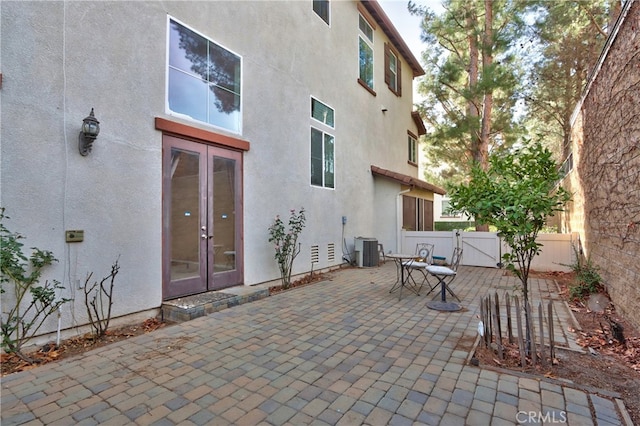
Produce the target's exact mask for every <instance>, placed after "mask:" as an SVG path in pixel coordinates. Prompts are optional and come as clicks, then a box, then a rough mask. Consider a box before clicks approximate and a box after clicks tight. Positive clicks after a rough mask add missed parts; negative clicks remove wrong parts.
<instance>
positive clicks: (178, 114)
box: [165, 15, 244, 134]
mask: <svg viewBox="0 0 640 426" xmlns="http://www.w3.org/2000/svg"><path fill="white" fill-rule="evenodd" d="M172 21H173V22H175V23H176V24H178V25H181V26H183V27H184V28H186V29H188V30H189V31H193V32H194V33H195V34H197V35H199V36H200V37H202V38H204V39H205V40H207V42H208V43H213V44H215V45H216V46H218V47H220V48H222V49H224V50H226V51H227V52H229V53H230V54H232V55H234V56H236V57H237V58H238V59H239V61H240V72H239V74H240V76H239V79H240V82H239V97H240V106H239V111H238V119H237V126H235V127H234V128H228V127H224V126H220V125H217V124H215V123H211V122H209V121H203V120H199V119H197V118H194V117H191V116H190V115H188V114H183V113H181V112H179V111H173V110H172V109H171V107H170V100H169V91H170V70H171V69H174V70H176V71H179V72H184V71H183V70H180V69H179V68H175V67H172V66H171V65H170V54H171V52H170V49H171V22H172ZM166 28H167V39H166V63H165V72H166V75H165V112H166V114H167V115H170V116H174V117H179V118H182V119H185V120H188V121H192V122H195V123H200V124H203V125H206V126H211V127H214V128H217V129H222V130H225V131H227V132H231V133H235V134H242V124H243V111H244V96H243V93H244V88H243V85H244V80H243V78H242V77H243V75H244V70H243V67H244V60H243V57H242V55H239V54H238V53H236V52H234V51H233V50H231V49H229V48H227V47H226V46H224V45H222V44H220V43H218V42H216V41H214V40H213V39H212V38H210V37H207V36H206V35H204V34H202V33H201V32H199V31H197V30H195V29H194V28H192V27H190V26H189V25H186V24H185V23H184V22H182V21H180V20H179V19H176V18H174V17H172V16H170V15H167V24H166ZM225 90H226V89H225ZM207 96H210V95H209V93H207ZM207 115H208V114H207Z"/></svg>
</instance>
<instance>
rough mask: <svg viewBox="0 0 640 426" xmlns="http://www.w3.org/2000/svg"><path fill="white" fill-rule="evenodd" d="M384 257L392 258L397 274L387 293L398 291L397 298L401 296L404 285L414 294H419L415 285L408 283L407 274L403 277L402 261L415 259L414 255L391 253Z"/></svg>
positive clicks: (403, 266) (403, 267)
mask: <svg viewBox="0 0 640 426" xmlns="http://www.w3.org/2000/svg"><path fill="white" fill-rule="evenodd" d="M385 257H387V258H389V259H393V261H394V262H395V263H396V268H398V274H397V277H398V278H396V282H395V283H394V284H393V287H392V288H391V290H389V293H393V292H394V291H398V300H400V299H401V298H402V289H403V288H404V287H407V288H408V289H409V290H411V291H413V292H414V293H415V294H419V293H418V290H417V289H416V288H415V286H413V285H411V284H410V283H408V278H409V275H408V274H407V276H406V277H405V273H404V269H405V265H404V261H405V260H409V259H415V258H416V255H415V254H402V253H391V254H387V255H385Z"/></svg>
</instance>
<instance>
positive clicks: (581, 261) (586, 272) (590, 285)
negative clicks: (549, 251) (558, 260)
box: [565, 246, 604, 299]
mask: <svg viewBox="0 0 640 426" xmlns="http://www.w3.org/2000/svg"><path fill="white" fill-rule="evenodd" d="M573 250H574V253H575V255H576V261H575V263H573V264H571V265H565V266H569V267H570V268H571V270H573V272H574V273H575V274H576V278H575V283H574V285H572V286H571V287H570V288H569V296H571V298H573V299H582V298H584V297H586V296H589V295H590V294H594V293H598V292H600V291H602V290H604V289H603V286H602V277H601V276H600V273H599V272H598V270H599V268H598V267H597V266H596V265H594V264H593V262H592V261H591V258H590V257H589V258H585V257H584V256H583V255H581V254H580V253H578V250H577V249H576V248H575V246H574V249H573Z"/></svg>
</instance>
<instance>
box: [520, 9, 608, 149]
mask: <svg viewBox="0 0 640 426" xmlns="http://www.w3.org/2000/svg"><path fill="white" fill-rule="evenodd" d="M526 5H527V12H528V14H529V16H531V17H534V21H533V23H532V25H531V27H530V28H529V29H530V31H531V33H530V40H531V41H532V42H533V43H534V44H535V45H536V46H535V50H538V52H539V54H538V55H533V60H532V61H531V64H530V66H529V75H528V79H527V80H528V81H529V82H530V84H529V85H528V90H527V93H526V94H525V96H526V106H527V128H528V129H529V131H530V132H531V133H538V134H542V135H544V139H545V141H546V143H547V145H548V147H549V148H550V149H552V150H553V151H554V152H555V154H556V156H557V157H558V158H559V159H561V158H564V157H566V156H567V154H568V151H569V149H570V138H571V122H570V121H571V115H572V114H573V110H574V109H575V107H576V104H577V103H578V101H579V100H580V96H581V94H582V90H583V88H584V85H585V83H586V81H587V78H588V75H589V73H590V72H591V71H592V70H593V68H594V66H595V65H596V62H597V60H598V57H599V55H600V52H601V50H602V47H603V46H604V42H605V41H606V38H607V36H608V31H609V27H610V24H612V20H613V19H615V18H616V17H617V15H618V14H619V11H620V1H619V0H572V1H547V0H533V1H527V2H526Z"/></svg>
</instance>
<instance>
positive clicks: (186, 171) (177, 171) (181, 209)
mask: <svg viewBox="0 0 640 426" xmlns="http://www.w3.org/2000/svg"><path fill="white" fill-rule="evenodd" d="M199 160H200V158H199V154H198V153H194V152H187V151H182V150H179V149H176V148H172V149H171V219H170V220H171V224H170V227H171V280H172V281H174V280H180V279H185V278H194V277H199V276H200V233H199V230H200V222H201V220H200V161H199Z"/></svg>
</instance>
